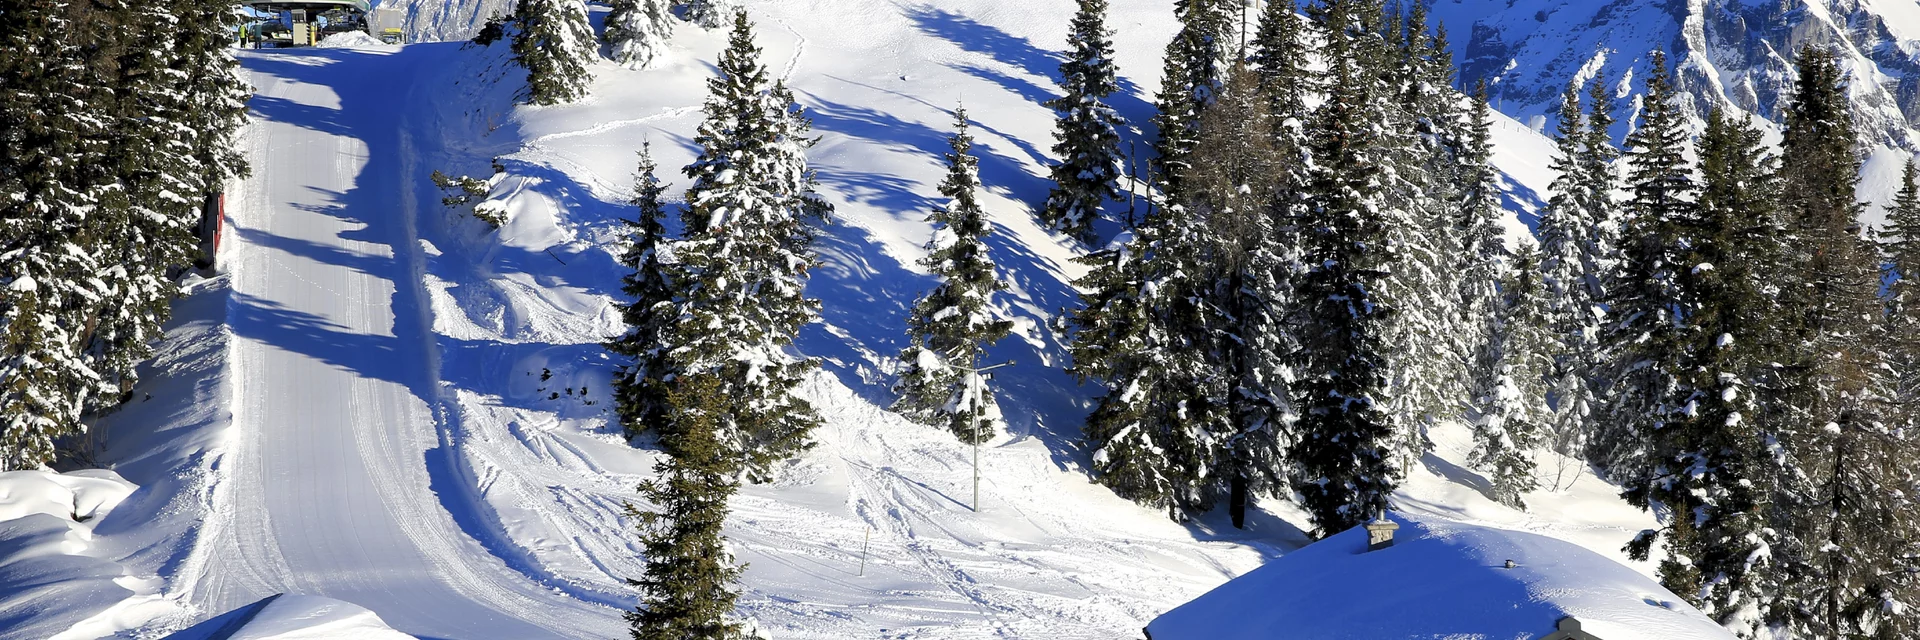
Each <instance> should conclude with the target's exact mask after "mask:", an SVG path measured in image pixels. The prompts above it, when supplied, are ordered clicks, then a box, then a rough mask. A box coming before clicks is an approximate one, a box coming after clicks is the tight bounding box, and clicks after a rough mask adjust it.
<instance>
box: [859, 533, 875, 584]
mask: <svg viewBox="0 0 1920 640" xmlns="http://www.w3.org/2000/svg"><path fill="white" fill-rule="evenodd" d="M872 543H873V527H871V526H869V527H867V537H866V539H864V540H861V541H860V575H863V576H864V575H867V545H869V544H872Z"/></svg>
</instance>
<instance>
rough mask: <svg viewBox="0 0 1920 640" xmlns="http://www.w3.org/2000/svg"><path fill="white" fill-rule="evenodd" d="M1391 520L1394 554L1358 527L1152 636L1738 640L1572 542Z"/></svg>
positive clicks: (1172, 616)
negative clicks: (1372, 545)
mask: <svg viewBox="0 0 1920 640" xmlns="http://www.w3.org/2000/svg"><path fill="white" fill-rule="evenodd" d="M1392 519H1393V520H1394V521H1396V522H1398V523H1399V524H1400V525H1401V527H1400V530H1399V532H1398V535H1397V536H1396V537H1395V539H1396V542H1395V543H1394V545H1393V546H1392V547H1389V548H1386V549H1381V550H1378V551H1372V552H1368V551H1367V550H1366V549H1367V532H1366V531H1365V530H1364V529H1362V528H1357V527H1356V528H1354V529H1351V530H1348V531H1346V532H1343V533H1340V534H1338V535H1335V536H1331V537H1328V538H1326V539H1324V540H1321V541H1319V542H1316V543H1313V544H1312V545H1309V546H1307V547H1306V548H1304V549H1301V550H1299V551H1295V552H1293V553H1291V554H1288V555H1287V556H1286V557H1283V558H1280V559H1278V560H1274V561H1273V562H1270V563H1268V564H1267V565H1266V566H1263V567H1260V568H1259V569H1255V570H1253V571H1252V572H1250V573H1248V574H1246V575H1244V576H1240V577H1239V578H1235V579H1234V580H1233V581H1231V582H1228V583H1227V584H1225V585H1223V586H1221V587H1220V588H1218V589H1214V590H1213V591H1210V592H1208V593H1207V594H1206V595H1204V596H1200V598H1198V599H1196V600H1194V601H1193V602H1189V603H1187V604H1184V605H1181V606H1179V607H1178V608H1175V609H1174V610H1172V611H1169V612H1167V613H1166V615H1163V616H1160V617H1159V618H1157V619H1155V620H1154V621H1153V623H1152V624H1149V625H1148V626H1147V632H1148V633H1149V634H1150V635H1151V636H1152V638H1153V640H1266V639H1268V638H1275V637H1283V636H1284V637H1287V638H1298V639H1300V640H1313V639H1319V638H1457V639H1463V640H1464V639H1468V638H1472V639H1486V640H1493V639H1496V638H1498V639H1512V640H1532V639H1534V638H1539V637H1541V636H1544V635H1546V634H1548V633H1551V632H1552V631H1553V630H1554V629H1556V628H1557V627H1556V625H1557V624H1558V622H1559V621H1560V619H1561V618H1565V617H1568V616H1572V617H1575V618H1577V619H1579V620H1580V622H1581V623H1582V625H1581V628H1582V629H1583V630H1584V631H1587V632H1588V633H1592V634H1594V635H1596V636H1599V637H1601V638H1606V639H1607V640H1731V639H1732V638H1733V635H1732V634H1730V633H1728V632H1727V631H1726V630H1725V629H1723V628H1721V627H1720V625H1718V624H1716V623H1714V622H1713V620H1712V619H1710V618H1708V617H1707V616H1706V615H1705V614H1702V613H1700V611H1699V610H1697V609H1694V608H1693V607H1692V606H1691V605H1688V604H1687V603H1685V602H1684V601H1682V600H1681V599H1680V598H1679V597H1677V596H1675V595H1673V594H1672V593H1670V592H1668V591H1667V590H1666V589H1663V588H1661V587H1660V585H1659V583H1657V582H1655V581H1654V580H1652V579H1651V578H1648V577H1647V576H1645V575H1642V574H1640V573H1639V572H1636V571H1634V570H1632V569H1629V568H1627V567H1625V566H1622V565H1620V564H1619V563H1616V562H1614V561H1612V560H1609V559H1607V558H1604V557H1602V556H1600V555H1599V554H1596V553H1594V552H1592V551H1588V550H1586V549H1583V548H1581V547H1579V546H1577V545H1573V544H1569V543H1567V542H1565V541H1562V540H1557V539H1554V538H1549V537H1547V536H1542V535H1536V534H1532V533H1524V532H1519V531H1507V530H1503V529H1495V528H1491V527H1483V526H1476V525H1469V524H1461V523H1457V522H1447V521H1444V520H1434V519H1424V518H1402V517H1398V516H1394V517H1393V518H1392ZM1508 561H1512V562H1513V567H1512V568H1507V562H1508Z"/></svg>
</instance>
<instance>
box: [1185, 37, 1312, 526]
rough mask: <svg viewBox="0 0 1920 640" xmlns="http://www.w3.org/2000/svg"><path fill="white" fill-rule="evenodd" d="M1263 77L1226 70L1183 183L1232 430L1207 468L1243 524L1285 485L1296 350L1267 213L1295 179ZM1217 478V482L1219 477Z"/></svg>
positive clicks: (1283, 248)
mask: <svg viewBox="0 0 1920 640" xmlns="http://www.w3.org/2000/svg"><path fill="white" fill-rule="evenodd" d="M1268 106H1269V105H1268V100H1267V96H1266V95H1265V94H1264V93H1263V92H1262V91H1261V86H1260V76H1258V75H1256V74H1255V73H1254V72H1253V71H1252V70H1250V69H1248V68H1247V67H1246V65H1245V64H1243V63H1236V64H1234V66H1233V67H1232V69H1231V70H1230V71H1229V72H1228V76H1227V82H1226V84H1225V85H1224V86H1223V87H1222V90H1221V93H1220V97H1219V99H1218V100H1217V101H1215V102H1214V104H1213V106H1211V107H1209V108H1208V109H1207V110H1206V112H1204V113H1202V114H1201V116H1200V139H1199V144H1198V145H1197V146H1196V147H1195V148H1194V154H1193V157H1194V159H1195V160H1196V162H1195V164H1194V167H1193V173H1192V175H1191V176H1190V177H1189V179H1188V181H1187V185H1188V192H1189V195H1190V201H1189V203H1188V204H1187V206H1188V207H1189V208H1190V209H1191V210H1192V211H1193V212H1194V222H1195V223H1196V224H1197V225H1199V226H1200V227H1201V229H1202V233H1203V234H1204V236H1205V239H1206V242H1208V244H1210V245H1212V249H1211V250H1210V253H1211V254H1212V255H1214V256H1217V257H1216V258H1215V259H1213V260H1212V265H1211V267H1212V268H1211V269H1210V270H1209V272H1208V273H1207V274H1206V277H1208V278H1209V279H1210V280H1211V281H1212V283H1213V284H1212V287H1211V291H1209V292H1208V302H1207V304H1208V305H1209V306H1210V307H1212V309H1213V312H1212V313H1210V314H1209V315H1210V316H1211V317H1212V318H1213V319H1215V320H1216V322H1215V324H1214V327H1213V331H1214V332H1215V334H1216V337H1215V339H1214V344H1213V346H1212V348H1211V349H1210V354H1211V355H1210V359H1211V360H1212V361H1213V362H1214V363H1215V364H1216V367H1215V368H1216V369H1217V370H1219V371H1222V372H1224V375H1225V376H1226V377H1227V378H1228V384H1229V385H1230V386H1231V388H1230V389H1228V390H1227V395H1226V398H1225V401H1226V407H1225V411H1226V415H1227V417H1228V419H1229V420H1230V424H1229V429H1230V430H1229V431H1227V432H1225V433H1223V434H1221V437H1222V438H1223V447H1222V450H1221V454H1223V455H1224V456H1225V459H1224V460H1221V461H1220V462H1217V463H1215V464H1214V465H1213V468H1215V469H1216V471H1215V473H1214V476H1215V482H1220V481H1222V480H1224V481H1225V483H1226V487H1225V488H1226V492H1227V497H1228V502H1227V506H1228V515H1229V517H1230V518H1231V519H1232V520H1233V524H1234V526H1235V527H1241V526H1244V524H1245V521H1246V511H1247V507H1248V505H1249V503H1250V501H1251V499H1252V498H1253V497H1255V496H1263V495H1275V494H1277V493H1278V492H1279V491H1280V490H1282V489H1283V488H1284V487H1285V486H1286V468H1285V466H1284V460H1285V446H1286V440H1285V437H1284V436H1285V433H1286V431H1287V430H1288V427H1289V426H1290V423H1291V422H1292V420H1293V411H1292V409H1293V402H1292V394H1291V391H1290V390H1289V389H1288V380H1289V379H1290V378H1291V377H1292V373H1291V370H1290V369H1289V368H1288V367H1287V364H1286V358H1287V356H1288V355H1289V354H1291V353H1292V352H1293V351H1294V349H1295V345H1294V342H1293V339H1292V336H1291V335H1289V332H1288V331H1287V328H1286V323H1285V321H1284V320H1283V318H1282V316H1283V315H1284V314H1285V310H1286V309H1287V308H1288V307H1289V306H1291V303H1292V301H1291V292H1290V290H1289V287H1290V285H1291V282H1290V279H1287V276H1288V275H1289V270H1288V269H1287V268H1286V267H1285V266H1284V261H1285V260H1287V259H1289V258H1291V257H1292V254H1293V253H1294V251H1293V250H1292V249H1293V245H1294V243H1293V242H1292V238H1291V237H1282V236H1281V235H1280V234H1279V232H1278V230H1277V228H1276V227H1275V225H1274V222H1275V219H1276V216H1275V215H1274V214H1273V211H1272V209H1273V208H1274V207H1276V206H1286V203H1285V202H1284V200H1283V199H1284V198H1288V197H1290V196H1291V195H1292V194H1290V193H1287V192H1285V191H1284V189H1285V185H1283V183H1282V181H1283V180H1284V178H1286V177H1287V176H1290V175H1292V174H1294V173H1296V172H1298V171H1299V169H1298V168H1297V167H1293V166H1289V165H1290V162H1289V160H1290V159H1289V158H1286V157H1284V156H1282V155H1280V152H1279V149H1278V148H1277V147H1276V146H1275V144H1274V143H1275V142H1276V140H1275V139H1274V137H1273V136H1272V133H1273V132H1274V130H1275V126H1274V125H1273V124H1271V123H1270V122H1269V121H1268V118H1269V116H1268V113H1267V109H1268ZM1223 475H1224V478H1221V477H1220V476H1223Z"/></svg>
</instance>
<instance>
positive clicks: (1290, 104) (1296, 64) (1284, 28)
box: [1247, 2, 1313, 131]
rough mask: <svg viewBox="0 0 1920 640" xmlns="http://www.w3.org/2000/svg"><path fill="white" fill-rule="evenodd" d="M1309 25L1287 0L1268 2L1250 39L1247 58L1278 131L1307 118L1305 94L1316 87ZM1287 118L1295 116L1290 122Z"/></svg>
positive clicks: (1295, 126) (1297, 126)
mask: <svg viewBox="0 0 1920 640" xmlns="http://www.w3.org/2000/svg"><path fill="white" fill-rule="evenodd" d="M1305 28H1306V26H1305V24H1304V23H1303V22H1302V21H1301V20H1300V15H1299V14H1298V13H1295V10H1294V6H1293V4H1292V3H1288V2H1268V3H1267V4H1266V7H1265V8H1263V9H1262V10H1261V12H1260V26H1259V28H1258V29H1257V30H1256V31H1255V32H1254V38H1253V42H1250V43H1248V49H1249V51H1248V54H1247V62H1248V63H1249V64H1250V65H1251V66H1252V68H1253V71H1254V73H1257V74H1259V75H1260V90H1261V91H1262V92H1263V93H1265V94H1266V96H1267V101H1268V103H1267V114H1268V117H1269V121H1270V122H1272V124H1273V125H1274V128H1275V129H1276V131H1278V130H1280V129H1281V128H1283V127H1286V128H1291V129H1293V130H1295V131H1297V130H1299V129H1300V128H1301V127H1302V126H1303V123H1304V122H1305V121H1306V116H1307V107H1306V96H1307V95H1308V94H1310V93H1312V91H1313V87H1312V86H1311V84H1312V78H1311V77H1310V76H1309V75H1308V72H1307V64H1308V62H1309V60H1308V59H1307V44H1306V42H1305V41H1304V40H1303V39H1302V38H1304V36H1305V34H1304V33H1303V32H1304V30H1305ZM1288 120H1292V122H1291V123H1289V122H1288Z"/></svg>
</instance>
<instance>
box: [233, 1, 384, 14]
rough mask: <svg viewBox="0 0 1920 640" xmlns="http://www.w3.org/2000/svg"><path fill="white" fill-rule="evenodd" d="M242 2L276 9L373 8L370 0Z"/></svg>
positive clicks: (360, 9) (367, 9)
mask: <svg viewBox="0 0 1920 640" xmlns="http://www.w3.org/2000/svg"><path fill="white" fill-rule="evenodd" d="M240 4H242V5H246V6H249V7H260V8H263V9H265V8H269V7H271V8H275V9H291V8H296V7H298V8H303V9H311V8H332V7H346V8H349V9H355V10H358V11H360V12H361V13H365V12H367V11H371V10H372V8H371V4H372V3H371V2H369V0H240Z"/></svg>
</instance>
